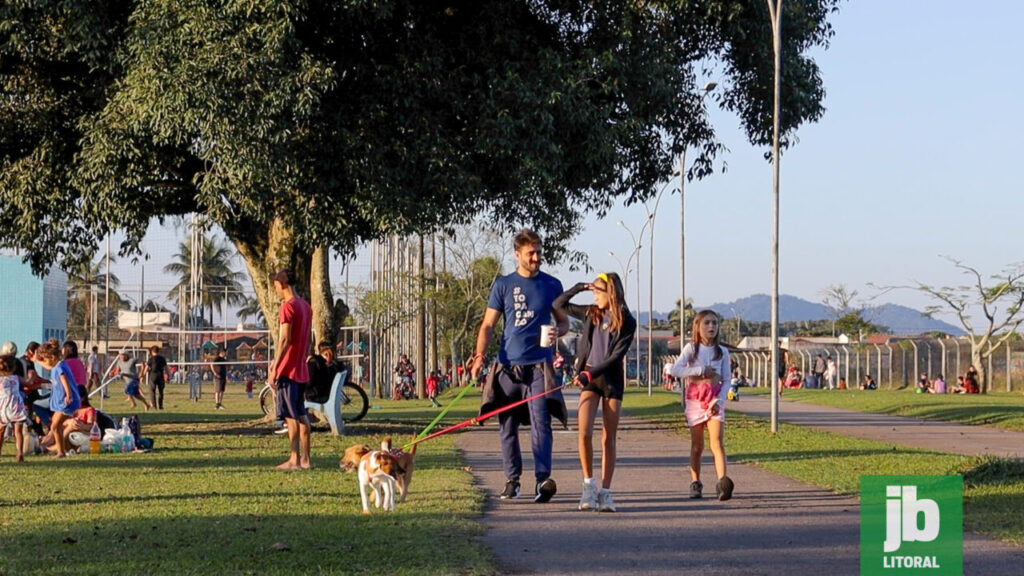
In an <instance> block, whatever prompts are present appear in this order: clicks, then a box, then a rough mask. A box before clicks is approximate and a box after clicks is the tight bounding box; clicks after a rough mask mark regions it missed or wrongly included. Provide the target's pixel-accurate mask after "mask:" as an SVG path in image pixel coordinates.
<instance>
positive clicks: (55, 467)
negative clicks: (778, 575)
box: [0, 386, 1024, 576]
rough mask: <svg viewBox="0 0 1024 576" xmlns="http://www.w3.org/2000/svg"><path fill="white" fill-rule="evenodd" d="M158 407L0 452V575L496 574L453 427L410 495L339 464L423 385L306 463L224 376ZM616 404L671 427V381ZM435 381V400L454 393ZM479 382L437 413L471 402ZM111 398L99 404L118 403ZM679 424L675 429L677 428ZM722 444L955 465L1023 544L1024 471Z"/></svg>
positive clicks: (418, 412)
mask: <svg viewBox="0 0 1024 576" xmlns="http://www.w3.org/2000/svg"><path fill="white" fill-rule="evenodd" d="M168 392H169V393H168V398H167V401H166V402H165V406H166V408H167V410H165V411H162V412H140V413H139V416H140V419H141V421H142V428H143V435H145V436H149V437H152V438H154V439H155V442H156V446H155V448H156V449H155V450H154V451H153V452H150V453H148V454H101V455H97V456H90V455H78V456H74V457H72V458H69V459H67V460H61V461H54V460H51V459H49V458H45V457H38V456H33V457H29V458H28V461H27V462H26V463H24V464H20V465H19V464H16V463H15V462H14V458H13V451H12V447H11V446H10V444H7V445H6V446H4V451H3V456H2V457H0V542H2V547H0V550H2V552H0V575H4V574H76V575H81V574H102V575H104V576H106V575H109V574H127V573H145V574H210V573H218V574H219V573H224V574H289V575H291V574H299V573H318V574H399V575H400V574H465V575H472V574H496V573H497V568H496V566H495V564H494V561H493V558H492V557H491V555H490V553H489V552H488V551H487V550H486V548H484V547H483V546H482V545H481V544H480V543H479V542H478V541H477V540H476V539H475V536H477V535H479V534H481V533H482V530H483V528H482V527H481V525H480V524H479V522H478V520H479V517H480V513H481V509H482V506H483V496H482V493H481V492H480V491H479V490H477V489H476V488H475V487H474V486H473V478H472V476H471V475H470V474H469V473H468V472H466V471H464V470H462V468H461V463H460V461H459V459H458V457H457V452H456V450H455V448H454V445H453V440H452V439H453V436H443V437H441V438H438V439H436V440H432V441H430V442H427V443H424V444H422V445H421V448H420V450H419V453H418V455H417V464H416V473H415V481H414V482H413V486H412V491H411V495H410V498H409V500H408V501H407V502H406V503H404V504H401V505H399V508H398V510H397V511H396V512H395V513H393V514H384V513H376V512H375V513H374V514H373V515H371V516H368V517H367V516H363V515H362V514H361V508H360V503H359V496H358V492H357V490H358V488H357V480H356V477H355V475H353V474H343V473H341V472H340V471H339V470H338V467H337V464H338V460H339V458H340V456H341V454H342V452H343V450H344V449H345V448H346V447H347V446H349V445H351V444H354V443H357V442H366V443H369V444H377V443H379V442H380V440H381V439H382V438H383V437H384V436H385V435H390V436H392V437H393V441H394V443H395V444H396V445H398V444H402V443H404V442H406V441H408V440H409V439H410V438H411V437H412V436H413V435H414V434H415V433H416V432H418V431H419V430H421V429H422V428H423V427H424V426H425V425H426V424H427V423H428V422H430V421H431V420H432V419H433V417H434V416H436V415H437V414H438V413H439V409H437V408H431V407H430V406H429V403H428V402H426V401H424V400H416V401H402V402H393V401H386V400H383V401H382V400H376V401H375V406H374V407H373V408H371V410H370V412H369V414H368V415H367V417H366V418H365V420H364V421H363V422H360V423H356V424H353V425H350V426H349V429H348V433H349V436H346V437H343V438H336V437H334V436H331V435H330V434H327V433H324V432H323V431H322V430H324V427H323V426H320V427H318V429H319V430H321V432H318V433H316V434H314V436H313V460H314V464H315V466H316V468H315V469H314V470H312V471H307V472H279V471H276V470H273V469H272V467H273V466H274V465H275V464H277V463H278V462H280V461H282V460H283V459H284V458H285V456H286V452H287V446H286V443H287V441H286V439H285V438H284V437H283V436H278V435H274V434H272V433H271V431H272V429H273V425H272V424H271V423H269V422H266V421H264V420H263V419H261V418H260V412H259V407H258V404H257V401H256V400H250V399H248V398H246V397H245V395H244V394H243V393H240V392H238V391H237V390H235V389H232V388H230V387H229V390H228V395H227V399H226V400H225V405H226V407H227V409H226V410H221V411H214V410H213V409H212V408H213V407H212V399H211V398H209V397H207V398H205V399H204V402H202V403H199V404H193V403H190V402H188V401H187V399H186V396H187V391H186V389H185V388H184V387H183V386H171V387H169V389H168ZM628 394H629V395H628V396H627V398H626V401H625V406H626V408H627V410H628V411H629V412H630V413H631V414H633V415H635V416H639V417H642V418H646V419H649V420H651V421H653V422H656V423H658V424H660V425H662V426H665V427H667V428H675V429H679V425H680V422H681V411H680V408H679V404H678V395H677V394H673V393H667V392H661V391H659V392H656V393H655V395H654V396H652V397H650V398H648V397H647V395H646V391H642V392H641V391H632V390H631V391H630V392H629V393H628ZM451 398H452V394H451V393H448V394H447V395H446V396H445V397H444V398H442V402H444V403H446V404H447V403H448V402H450V401H451ZM478 403H479V397H478V394H477V393H476V391H472V392H470V394H469V397H468V398H466V399H464V400H463V401H462V402H461V403H460V404H459V405H458V406H457V407H456V408H455V409H454V410H452V412H451V413H450V414H449V415H448V416H447V417H446V418H445V420H444V421H443V422H442V424H441V425H442V426H448V425H451V424H454V423H456V422H459V421H462V420H464V419H466V418H468V417H470V416H473V415H475V413H476V409H477V406H478ZM124 406H125V405H124V404H123V402H122V400H121V398H113V399H110V400H107V401H106V405H105V409H106V410H107V411H108V412H110V413H112V414H114V415H116V416H123V415H126V414H127V411H126V410H124V409H123V408H124ZM680 433H681V434H686V432H685V430H680ZM726 439H727V449H728V451H729V454H730V457H731V458H732V459H734V460H737V461H742V462H749V463H753V464H756V465H758V466H761V467H763V468H765V469H767V470H770V471H773V472H777V473H780V474H785V475H788V476H791V477H794V478H798V479H800V480H804V481H807V482H809V483H813V484H816V485H819V486H822V487H824V488H828V489H831V490H835V491H838V492H842V493H856V492H857V487H858V482H859V476H860V475H861V474H869V473H870V474H888V473H900V474H948V473H962V474H964V476H965V527H966V528H967V529H968V530H973V531H977V532H982V533H986V534H991V535H993V536H996V537H998V538H1001V539H1003V540H1006V541H1010V542H1017V543H1024V529H1022V523H1024V520H1022V519H1021V515H1020V514H1019V513H1018V511H1019V510H1021V509H1022V507H1024V470H1022V465H1021V464H1020V463H1016V462H1007V461H1001V460H984V461H982V460H975V459H971V458H967V457H963V456H954V455H948V454H941V453H936V452H928V451H922V450H910V449H904V448H897V447H894V446H891V445H888V444H884V443H877V442H869V441H865V440H856V439H850V438H845V437H841V436H836V435H832V434H827V433H824V432H816V431H813V430H806V429H801V428H798V427H792V426H787V425H782V427H781V429H780V432H779V434H777V435H774V436H773V435H771V434H769V433H768V430H767V424H766V423H765V422H763V421H758V420H755V419H751V418H746V417H743V416H741V415H738V414H735V413H730V415H729V425H728V428H727V434H726Z"/></svg>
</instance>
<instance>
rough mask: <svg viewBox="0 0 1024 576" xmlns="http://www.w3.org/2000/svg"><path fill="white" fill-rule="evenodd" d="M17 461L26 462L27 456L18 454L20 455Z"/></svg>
mask: <svg viewBox="0 0 1024 576" xmlns="http://www.w3.org/2000/svg"><path fill="white" fill-rule="evenodd" d="M16 461H17V462H24V461H25V457H24V456H22V455H21V454H18V457H17V458H16Z"/></svg>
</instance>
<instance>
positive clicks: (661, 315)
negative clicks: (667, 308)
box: [635, 310, 668, 326]
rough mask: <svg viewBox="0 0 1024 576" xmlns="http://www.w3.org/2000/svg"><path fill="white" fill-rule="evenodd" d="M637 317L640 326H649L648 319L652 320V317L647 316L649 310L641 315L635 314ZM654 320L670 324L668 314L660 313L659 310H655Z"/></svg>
mask: <svg viewBox="0 0 1024 576" xmlns="http://www.w3.org/2000/svg"><path fill="white" fill-rule="evenodd" d="M635 316H636V321H637V323H638V325H639V326H647V319H648V318H650V316H649V315H648V314H647V310H644V311H643V312H641V313H639V314H635ZM654 319H655V320H660V321H662V322H668V313H667V312H658V311H657V310H655V311H654Z"/></svg>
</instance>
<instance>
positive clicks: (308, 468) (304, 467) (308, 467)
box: [299, 461, 313, 470]
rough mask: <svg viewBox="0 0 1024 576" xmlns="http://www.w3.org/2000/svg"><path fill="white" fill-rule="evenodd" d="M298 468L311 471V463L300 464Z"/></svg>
mask: <svg viewBox="0 0 1024 576" xmlns="http://www.w3.org/2000/svg"><path fill="white" fill-rule="evenodd" d="M299 468H302V469H303V470H311V469H312V468H313V463H312V462H309V461H306V462H302V463H300V464H299Z"/></svg>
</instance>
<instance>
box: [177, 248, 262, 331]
mask: <svg viewBox="0 0 1024 576" xmlns="http://www.w3.org/2000/svg"><path fill="white" fill-rule="evenodd" d="M199 238H200V247H199V266H198V270H197V272H198V273H199V278H198V279H199V283H200V285H201V286H202V294H201V295H200V301H199V305H200V307H201V308H202V309H203V310H207V309H208V310H209V311H210V316H209V321H210V325H213V312H214V310H216V311H217V312H218V313H223V310H224V306H225V304H227V305H229V306H230V305H240V304H244V303H245V300H246V298H245V295H244V294H242V284H241V283H242V281H244V280H245V279H246V278H247V277H246V275H245V274H244V273H243V272H236V271H235V270H234V269H233V268H232V266H231V265H232V261H233V260H234V259H235V257H236V256H237V255H238V253H237V252H235V248H234V246H232V245H231V244H230V243H228V242H227V241H226V240H222V239H219V238H217V237H214V236H209V235H207V234H206V233H205V232H204V233H203V234H201V235H200V236H199ZM172 258H173V259H174V261H173V262H171V263H170V264H168V265H166V266H164V272H167V273H168V274H174V275H176V276H177V277H178V283H177V284H176V285H175V286H174V288H172V289H171V291H170V292H168V293H167V297H168V298H169V299H171V300H175V301H177V302H178V309H179V310H181V311H182V313H185V314H188V312H187V311H185V305H186V303H185V302H183V301H181V296H182V295H183V294H186V293H188V290H189V287H190V286H191V284H192V273H193V271H192V265H191V263H192V246H191V244H190V243H189V242H187V241H186V242H181V243H179V244H178V253H177V254H175V255H174V256H172ZM200 314H202V311H201V312H200Z"/></svg>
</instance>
